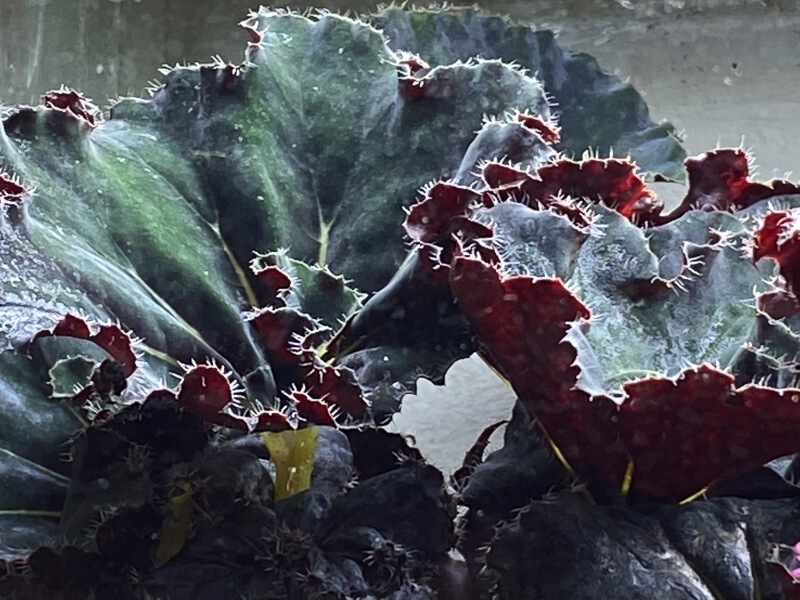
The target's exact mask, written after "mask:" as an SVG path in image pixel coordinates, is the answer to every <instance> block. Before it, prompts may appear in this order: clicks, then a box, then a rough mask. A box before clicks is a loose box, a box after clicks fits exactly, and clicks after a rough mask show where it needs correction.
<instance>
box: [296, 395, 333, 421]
mask: <svg viewBox="0 0 800 600" xmlns="http://www.w3.org/2000/svg"><path fill="white" fill-rule="evenodd" d="M286 395H287V397H288V398H289V399H290V400H291V401H292V402H293V403H294V406H295V408H296V409H297V414H298V416H299V417H300V418H301V419H303V420H304V421H306V422H308V423H313V424H315V425H328V426H330V427H335V426H336V419H334V417H333V415H332V414H331V410H330V406H329V405H328V404H327V403H326V402H324V401H323V400H319V399H317V398H313V397H312V396H310V395H309V394H308V393H307V392H305V391H302V390H292V391H290V392H289V393H287V394H286Z"/></svg>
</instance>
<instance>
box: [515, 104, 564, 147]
mask: <svg viewBox="0 0 800 600" xmlns="http://www.w3.org/2000/svg"><path fill="white" fill-rule="evenodd" d="M514 120H515V121H519V122H520V123H522V124H523V125H524V126H525V127H527V128H528V129H532V130H533V131H535V132H536V133H538V134H539V135H540V136H542V139H543V140H544V141H545V142H547V143H549V144H555V143H557V142H558V141H559V140H560V139H561V128H560V127H559V126H558V125H557V124H555V123H553V122H552V121H549V120H548V121H546V120H544V119H543V118H542V117H540V116H537V115H531V114H529V113H527V112H520V111H517V112H516V113H515V114H514Z"/></svg>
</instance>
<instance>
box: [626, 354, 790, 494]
mask: <svg viewBox="0 0 800 600" xmlns="http://www.w3.org/2000/svg"><path fill="white" fill-rule="evenodd" d="M623 391H624V392H625V394H626V396H627V399H626V401H625V402H624V403H623V404H622V405H621V407H620V415H619V426H620V435H621V439H622V441H623V444H624V445H625V447H626V449H627V450H628V452H629V453H630V455H631V458H632V459H633V464H634V473H633V486H632V491H635V492H636V493H638V494H640V495H642V496H644V497H670V498H672V499H675V500H679V499H682V498H686V497H688V496H690V495H692V494H694V493H696V492H698V491H700V490H701V489H703V488H704V487H705V486H707V485H708V484H709V483H711V482H713V481H715V480H717V479H720V478H724V477H727V476H731V475H735V474H741V473H745V472H747V471H750V470H752V469H755V468H757V467H759V466H761V465H763V464H764V463H766V462H768V461H770V460H772V459H774V458H778V457H779V456H784V455H786V454H791V453H792V452H797V451H798V449H800V442H799V441H798V439H797V431H800V390H797V389H784V390H776V389H771V388H766V387H760V386H755V385H747V386H744V387H741V388H738V389H737V388H736V386H735V385H734V378H733V376H732V375H730V374H728V373H724V372H722V371H719V370H717V369H715V368H713V367H711V366H708V365H701V366H699V367H697V368H695V369H686V370H684V371H682V372H681V373H680V374H679V375H678V377H677V378H676V379H667V378H651V379H644V380H639V381H634V382H630V383H627V384H625V385H624V386H623Z"/></svg>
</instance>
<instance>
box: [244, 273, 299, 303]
mask: <svg viewBox="0 0 800 600" xmlns="http://www.w3.org/2000/svg"><path fill="white" fill-rule="evenodd" d="M253 273H254V274H255V276H256V277H258V279H259V281H261V283H263V284H264V287H265V288H266V291H267V294H268V295H269V298H268V300H267V301H268V302H269V303H270V305H272V306H279V307H280V306H285V305H286V303H285V302H284V301H283V299H282V298H281V295H282V294H283V293H284V292H286V291H287V290H288V289H289V288H290V287H291V286H292V278H291V277H289V276H288V275H287V274H286V273H285V272H284V271H283V270H282V269H281V268H280V267H276V266H275V265H266V266H264V267H260V268H256V267H254V268H253Z"/></svg>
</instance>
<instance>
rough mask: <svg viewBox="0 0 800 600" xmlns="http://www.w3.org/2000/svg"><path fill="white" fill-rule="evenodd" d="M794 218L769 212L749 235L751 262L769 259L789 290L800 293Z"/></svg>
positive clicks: (798, 233) (798, 245)
mask: <svg viewBox="0 0 800 600" xmlns="http://www.w3.org/2000/svg"><path fill="white" fill-rule="evenodd" d="M797 226H798V222H797V216H796V215H795V214H794V213H793V212H791V211H788V210H778V211H770V212H768V213H767V214H766V215H764V218H763V219H762V220H761V223H760V224H759V226H758V228H757V229H756V231H755V233H753V240H752V246H753V260H759V259H761V258H772V259H774V260H775V261H776V262H777V263H778V270H779V272H780V274H781V277H783V279H784V281H785V282H786V285H787V286H788V288H789V290H790V291H791V292H792V293H793V294H794V296H795V297H797V296H798V294H799V293H800V230H798V227H797Z"/></svg>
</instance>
